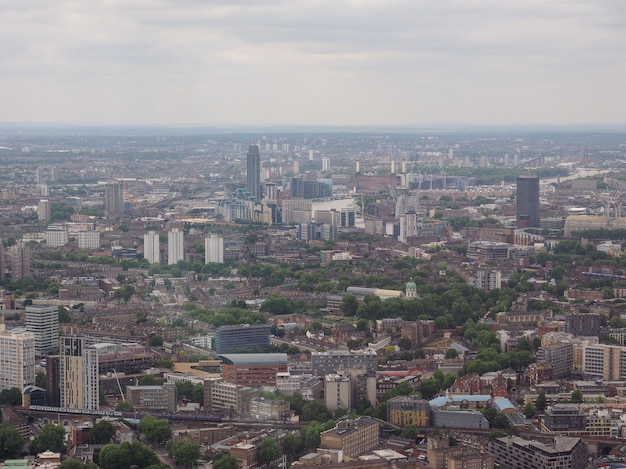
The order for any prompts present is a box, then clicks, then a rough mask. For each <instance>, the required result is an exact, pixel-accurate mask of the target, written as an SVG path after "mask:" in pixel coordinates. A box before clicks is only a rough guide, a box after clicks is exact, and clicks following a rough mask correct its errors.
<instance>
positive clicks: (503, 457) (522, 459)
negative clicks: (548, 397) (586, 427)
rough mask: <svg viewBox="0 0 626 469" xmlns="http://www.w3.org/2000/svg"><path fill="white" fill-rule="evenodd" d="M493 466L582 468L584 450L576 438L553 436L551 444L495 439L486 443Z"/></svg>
mask: <svg viewBox="0 0 626 469" xmlns="http://www.w3.org/2000/svg"><path fill="white" fill-rule="evenodd" d="M489 453H491V454H492V455H493V456H494V459H495V463H496V464H498V465H499V466H500V467H506V468H508V469H528V468H531V467H532V468H536V469H555V468H559V469H583V468H585V467H586V465H587V449H586V447H585V444H584V443H583V441H582V440H581V439H580V438H575V437H568V436H556V437H554V438H553V440H552V442H551V443H541V442H539V441H532V440H526V439H524V438H520V437H518V436H507V437H503V438H496V439H494V440H493V441H492V442H491V443H490V444H489Z"/></svg>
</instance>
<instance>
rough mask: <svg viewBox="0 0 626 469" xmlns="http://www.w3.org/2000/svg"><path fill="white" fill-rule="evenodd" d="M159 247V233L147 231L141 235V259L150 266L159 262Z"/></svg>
mask: <svg viewBox="0 0 626 469" xmlns="http://www.w3.org/2000/svg"><path fill="white" fill-rule="evenodd" d="M160 249H161V248H160V245H159V233H157V232H156V231H148V232H147V233H146V234H145V235H143V257H144V258H145V259H147V260H148V262H149V263H150V264H154V263H155V262H161V251H160Z"/></svg>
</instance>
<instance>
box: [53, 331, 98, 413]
mask: <svg viewBox="0 0 626 469" xmlns="http://www.w3.org/2000/svg"><path fill="white" fill-rule="evenodd" d="M60 378H61V379H60V389H61V393H60V394H61V407H67V408H70V409H91V410H94V409H96V410H97V409H98V407H99V405H100V396H99V391H100V389H99V381H98V351H97V349H96V348H94V347H88V346H87V345H86V344H85V339H84V338H83V337H71V336H66V337H62V338H61V347H60Z"/></svg>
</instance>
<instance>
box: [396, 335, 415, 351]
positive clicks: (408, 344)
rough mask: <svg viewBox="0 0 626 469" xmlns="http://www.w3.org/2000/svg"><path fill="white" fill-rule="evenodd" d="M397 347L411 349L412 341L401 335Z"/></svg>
mask: <svg viewBox="0 0 626 469" xmlns="http://www.w3.org/2000/svg"><path fill="white" fill-rule="evenodd" d="M398 347H399V348H400V350H411V349H412V348H413V343H412V342H411V339H409V338H408V337H402V338H400V340H399V341H398Z"/></svg>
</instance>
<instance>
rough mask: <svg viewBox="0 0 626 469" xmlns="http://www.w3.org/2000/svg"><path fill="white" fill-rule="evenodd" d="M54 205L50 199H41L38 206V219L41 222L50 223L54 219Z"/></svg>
mask: <svg viewBox="0 0 626 469" xmlns="http://www.w3.org/2000/svg"><path fill="white" fill-rule="evenodd" d="M51 207H52V204H51V203H50V201H49V200H48V199H41V200H40V201H39V204H38V205H37V218H38V220H39V221H43V220H47V221H50V219H51V218H52V208H51Z"/></svg>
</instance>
